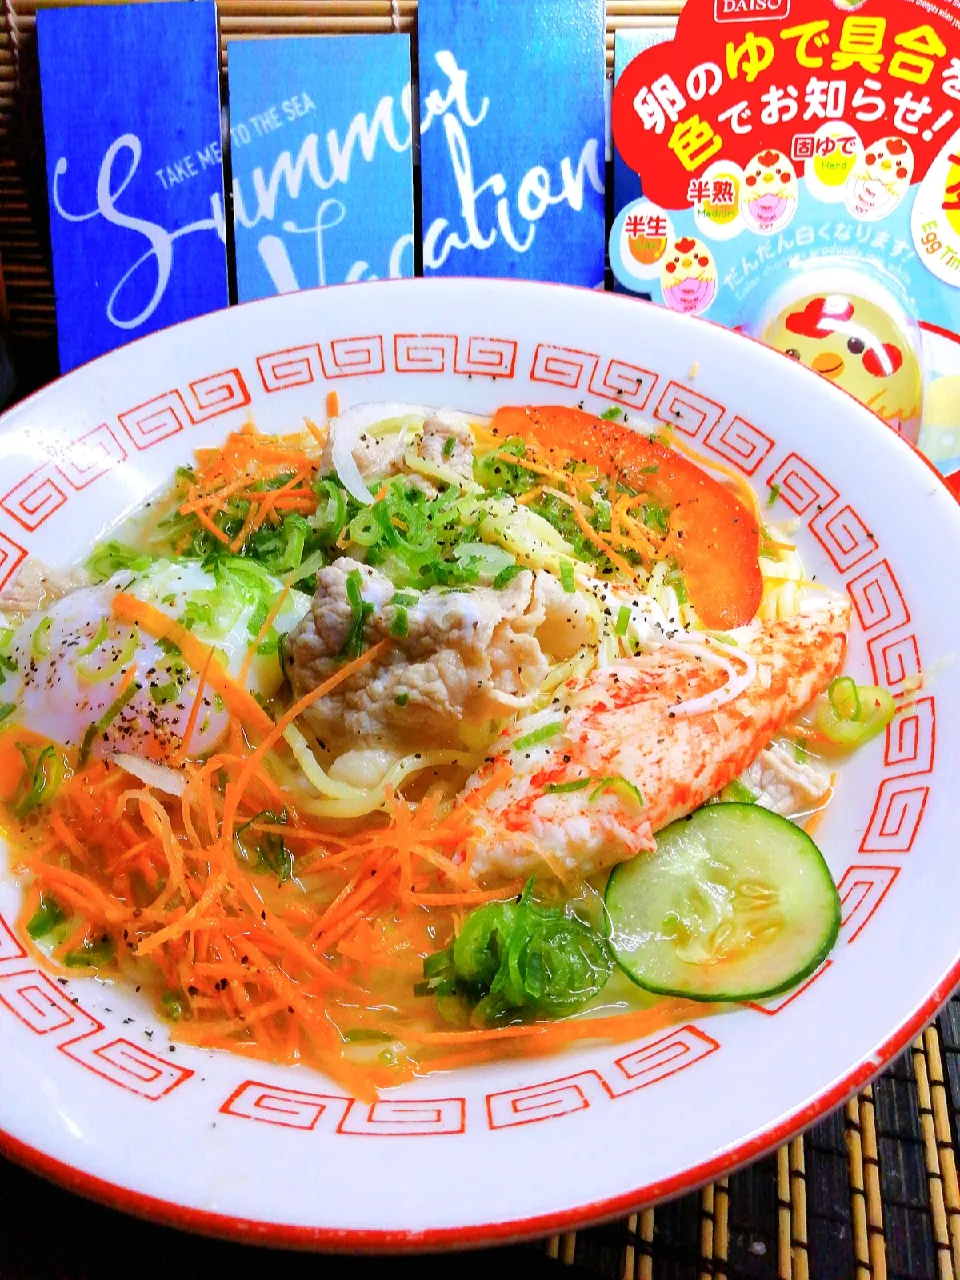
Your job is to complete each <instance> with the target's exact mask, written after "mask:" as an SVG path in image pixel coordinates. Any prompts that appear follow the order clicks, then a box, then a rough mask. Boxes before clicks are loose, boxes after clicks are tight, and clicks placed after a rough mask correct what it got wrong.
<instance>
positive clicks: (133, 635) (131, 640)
mask: <svg viewBox="0 0 960 1280" xmlns="http://www.w3.org/2000/svg"><path fill="white" fill-rule="evenodd" d="M137 641H138V635H137V631H136V629H135V628H131V630H130V632H129V634H128V635H127V638H126V639H125V640H124V641H123V642H122V643H121V642H120V641H115V643H116V644H117V645H118V648H117V651H116V653H115V654H114V655H113V657H112V658H111V660H110V661H109V662H108V663H107V665H106V666H105V667H98V666H96V665H95V664H94V663H92V662H87V661H86V660H84V661H82V662H78V663H77V666H76V669H77V675H79V676H80V677H81V679H83V680H89V681H91V682H93V683H96V684H99V683H100V682H101V681H102V680H109V679H110V677H111V676H115V675H116V674H117V673H118V672H119V671H122V670H123V668H124V667H125V666H127V665H128V664H129V663H130V662H132V661H133V655H134V654H135V653H136V651H137Z"/></svg>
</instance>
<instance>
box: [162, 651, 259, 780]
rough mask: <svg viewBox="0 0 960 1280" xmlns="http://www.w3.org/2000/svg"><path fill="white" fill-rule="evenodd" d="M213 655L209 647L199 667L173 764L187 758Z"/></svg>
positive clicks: (180, 762) (242, 681) (178, 763)
mask: <svg viewBox="0 0 960 1280" xmlns="http://www.w3.org/2000/svg"><path fill="white" fill-rule="evenodd" d="M213 655H214V650H213V649H211V650H210V652H209V653H208V654H207V656H206V659H205V660H204V664H203V666H202V667H201V668H200V681H199V683H198V684H197V693H196V697H195V698H194V699H193V706H192V707H191V708H190V714H189V715H188V716H187V723H186V726H185V727H184V730H183V739H182V741H181V743H180V747H179V749H178V750H177V752H176V754H175V755H174V757H173V759H172V760H171V762H170V763H171V764H173V765H180V764H182V763H183V762H184V760H185V759H186V758H187V754H188V752H189V750H190V739H191V738H192V737H193V731H194V729H195V728H196V727H197V721H198V720H199V718H200V708H201V707H202V706H203V690H204V688H205V687H206V683H207V676H208V675H209V674H210V664H211V662H213ZM242 676H243V673H241V683H244V684H245V683H246V682H245V680H243V678H242Z"/></svg>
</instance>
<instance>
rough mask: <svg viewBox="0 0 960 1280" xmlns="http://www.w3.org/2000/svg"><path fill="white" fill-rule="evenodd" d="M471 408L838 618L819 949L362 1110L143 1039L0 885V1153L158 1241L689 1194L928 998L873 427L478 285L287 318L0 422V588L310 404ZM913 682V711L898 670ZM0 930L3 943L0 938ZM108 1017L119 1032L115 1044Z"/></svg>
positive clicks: (945, 791) (523, 1219)
mask: <svg viewBox="0 0 960 1280" xmlns="http://www.w3.org/2000/svg"><path fill="white" fill-rule="evenodd" d="M329 391H336V392H337V393H338V395H339V399H340V403H341V405H350V404H353V403H358V402H361V401H369V400H383V401H387V400H392V401H408V402H420V403H426V404H435V405H453V406H458V407H461V408H465V409H470V410H476V411H492V410H493V409H494V408H496V407H497V406H498V405H500V404H505V403H515V404H531V403H541V404H542V403H564V404H574V405H579V404H582V405H583V406H584V407H585V408H586V409H588V410H592V411H594V412H598V413H599V412H602V411H603V410H604V409H607V408H609V407H610V406H611V405H622V406H624V407H625V408H626V409H627V410H628V411H629V412H630V414H631V418H632V419H634V420H636V419H638V418H639V419H642V420H645V421H647V422H649V423H651V424H654V425H655V424H657V423H658V422H659V423H664V422H666V423H670V424H671V426H673V427H674V428H675V429H676V431H677V433H678V436H679V437H680V438H682V439H684V440H686V441H689V442H690V443H691V444H693V445H694V446H695V447H696V448H697V449H698V450H699V451H701V452H702V453H704V454H706V455H707V456H709V457H713V458H716V459H717V461H719V462H723V463H724V464H725V465H727V466H732V467H735V468H736V469H738V470H739V471H740V472H742V473H743V474H744V475H745V476H747V477H749V479H750V481H751V483H752V484H753V485H754V486H755V487H756V489H757V491H758V493H759V494H760V495H761V497H762V498H763V499H765V497H766V495H767V493H768V492H769V487H770V486H771V485H777V486H779V498H778V501H777V504H776V510H775V511H774V512H773V513H772V515H773V516H775V517H776V518H777V519H778V520H783V519H787V518H789V519H794V520H795V521H796V523H797V529H798V532H797V538H798V540H799V543H800V548H801V552H802V555H803V556H804V560H805V564H806V566H807V568H808V571H809V572H810V573H811V574H813V575H815V576H816V578H817V581H818V582H823V583H827V584H831V585H835V586H843V587H845V588H846V589H847V590H848V591H849V593H850V596H851V598H852V600H853V604H854V630H853V636H852V643H851V648H850V656H849V659H848V664H847V670H849V671H850V672H851V673H852V674H854V675H855V676H857V677H858V678H859V679H860V680H861V681H867V682H869V683H878V684H882V685H885V686H887V687H888V688H890V689H891V691H892V692H893V693H894V694H895V695H896V696H897V697H898V701H899V702H901V703H906V705H904V706H902V708H901V710H900V711H899V713H898V715H897V717H896V718H895V720H894V721H893V723H892V724H891V726H890V727H889V729H888V731H887V733H886V735H885V736H883V737H881V738H878V739H877V740H875V741H874V742H872V743H871V744H870V745H869V746H867V747H866V748H864V749H863V750H862V751H860V752H859V753H858V754H857V755H856V756H855V757H854V758H853V759H852V760H851V761H850V762H849V763H847V764H845V765H843V766H842V768H841V770H840V775H839V778H838V784H837V793H836V797H835V799H834V801H833V802H832V804H831V805H830V807H829V810H828V812H827V814H826V816H825V818H824V820H823V822H822V824H821V825H820V826H819V827H818V829H817V840H818V842H819V843H820V845H821V847H822V849H823V851H824V854H825V856H826V858H827V861H828V862H829V864H830V868H831V870H832V872H833V875H834V877H835V879H836V881H837V883H838V885H839V889H840V895H841V897H842V899H843V904H844V905H843V927H842V929H841V933H840V938H839V941H838V943H837V945H836V947H835V949H834V951H833V953H832V955H831V956H830V958H829V960H828V961H827V962H826V963H825V964H824V965H823V967H822V968H821V969H820V970H819V971H818V973H817V974H815V975H814V977H813V978H811V979H809V980H808V981H807V982H806V983H804V984H803V986H802V987H801V988H800V990H799V991H796V992H793V993H790V994H788V995H786V996H783V997H780V998H779V999H776V1000H773V1001H771V1002H767V1003H765V1004H764V1005H763V1006H762V1007H761V1006H732V1007H731V1008H730V1010H729V1011H728V1012H726V1013H723V1014H720V1015H717V1016H703V1017H699V1018H694V1019H692V1020H691V1021H690V1022H689V1023H687V1024H685V1025H682V1026H678V1027H675V1028H673V1029H671V1030H669V1031H666V1032H660V1033H657V1034H656V1035H654V1036H651V1037H648V1038H647V1039H645V1040H641V1041H638V1042H636V1043H632V1044H627V1045H619V1046H614V1047H606V1048H596V1047H593V1048H584V1047H580V1048H576V1049H573V1050H571V1051H569V1052H566V1053H564V1054H562V1055H560V1056H557V1057H554V1058H542V1057H541V1058H531V1059H529V1060H526V1061H524V1060H511V1061H506V1062H503V1063H500V1064H492V1065H487V1066H481V1067H476V1068H473V1069H470V1070H461V1071H456V1072H447V1073H444V1074H436V1075H432V1076H429V1077H426V1078H424V1079H422V1080H419V1081H416V1082H414V1083H412V1084H409V1085H406V1086H403V1087H401V1088H399V1089H396V1090H391V1091H389V1092H387V1093H384V1094H383V1095H382V1096H381V1097H380V1099H379V1100H378V1101H376V1102H373V1103H370V1102H369V1101H359V1100H356V1099H353V1098H350V1097H347V1096H345V1093H344V1090H343V1088H341V1087H338V1086H335V1085H334V1084H332V1083H331V1082H329V1081H327V1080H325V1079H324V1078H323V1077H322V1076H321V1075H320V1074H318V1073H316V1072H314V1071H311V1070H307V1069H305V1068H287V1067H279V1066H271V1065H270V1064H268V1063H263V1062H259V1061H253V1060H249V1059H245V1058H242V1057H239V1056H234V1055H230V1054H226V1053H213V1052H208V1051H205V1050H199V1049H194V1048H190V1047H188V1046H185V1045H176V1046H175V1047H172V1046H171V1045H170V1041H169V1037H168V1032H167V1029H166V1028H165V1026H164V1025H162V1024H161V1023H159V1022H158V1021H157V1019H156V1018H155V1017H154V1016H153V1015H152V1014H151V1012H150V1011H149V1010H148V1009H147V1008H146V1007H145V1006H144V1005H143V1004H142V1003H141V1002H140V999H139V997H137V996H136V995H135V994H134V993H133V992H131V991H129V990H123V989H118V988H116V987H114V986H112V985H109V984H105V983H102V982H100V981H98V980H97V979H95V978H76V977H73V976H71V977H70V979H69V981H68V982H67V983H66V984H63V983H61V982H58V981H56V980H55V979H54V978H53V977H51V976H49V975H48V974H46V973H44V972H42V971H41V970H40V969H38V968H37V966H36V964H35V963H34V961H33V960H32V959H31V958H30V956H29V955H28V953H27V951H26V949H25V948H24V946H23V945H22V943H21V941H20V940H18V938H17V936H16V930H15V928H14V926H13V925H12V923H10V922H12V921H14V920H15V919H16V916H17V910H18V903H19V891H18V887H17V884H16V882H15V879H14V877H13V875H12V874H11V871H10V869H9V866H8V864H7V862H6V861H5V860H4V861H3V863H2V866H0V915H2V921H0V1081H2V1087H0V1131H2V1135H0V1149H2V1150H3V1151H4V1152H6V1153H7V1154H8V1155H10V1156H12V1157H13V1158H14V1159H17V1160H20V1161H22V1162H23V1163H24V1164H27V1165H29V1166H30V1167H31V1168H33V1169H36V1170H37V1171H39V1172H41V1173H44V1174H47V1175H48V1176H50V1177H52V1178H54V1179H56V1180H57V1181H60V1182H62V1183H64V1184H66V1185H68V1186H70V1187H72V1188H74V1189H76V1190H78V1191H81V1192H83V1193H85V1194H89V1195H91V1196H94V1197H96V1198H98V1199H102V1200H105V1201H107V1202H109V1203H110V1204H113V1205H116V1206H119V1207H122V1208H126V1209H129V1210H132V1211H134V1212H137V1213H140V1214H143V1215H146V1216H148V1217H153V1218H157V1219H160V1220H163V1221H166V1222H169V1223H172V1224H175V1225H177V1226H181V1227H188V1228H193V1229H197V1230H202V1231H209V1232H211V1233H216V1234H221V1235H233V1236H239V1237H245V1238H248V1239H251V1240H256V1241H260V1242H269V1243H275V1244H292V1245H300V1246H313V1247H318V1248H331V1249H333V1248H336V1249H363V1250H370V1249H407V1248H408V1249H417V1248H439V1247H454V1246H464V1245H468V1244H476V1243H482V1242H492V1241H495V1240H505V1239H511V1238H519V1237H523V1236H530V1235H535V1234H538V1233H545V1232H548V1231H555V1230H559V1229H565V1228H568V1227H571V1226H576V1225H580V1224H583V1223H586V1222H589V1221H596V1220H598V1219H601V1218H604V1217H611V1216H614V1215H618V1214H621V1213H625V1212H627V1211H629V1210H633V1209H635V1208H636V1207H638V1206H640V1205H644V1204H649V1203H651V1202H652V1201H654V1200H656V1199H659V1198H662V1197H666V1196H670V1195H675V1194H679V1193H681V1192H684V1191H688V1190H691V1189H692V1188H694V1187H696V1186H697V1185H698V1184H700V1183H703V1182H706V1181H708V1180H711V1179H713V1178H715V1177H717V1176H720V1175H723V1174H725V1173H727V1172H729V1170H730V1169H731V1168H733V1167H734V1166H736V1165H737V1164H740V1163H742V1162H744V1161H747V1160H749V1159H752V1158H754V1157H756V1156H759V1155H761V1154H762V1153H764V1152H765V1151H767V1150H769V1149H770V1148H772V1147H773V1146H774V1145H775V1144H778V1143H780V1142H782V1141H783V1140H785V1139H786V1138H788V1137H790V1136H792V1135H793V1134H795V1133H796V1132H798V1131H799V1130H800V1129H801V1128H803V1127H804V1126H806V1125H809V1124H811V1123H812V1122H814V1121H815V1120H817V1119H818V1118H819V1117H820V1116H822V1115H823V1114H824V1113H825V1112H826V1111H828V1110H829V1109H830V1108H832V1107H835V1106H837V1105H839V1104H840V1103H842V1102H843V1101H844V1099H846V1098H847V1097H848V1096H849V1095H851V1094H853V1093H854V1092H856V1091H857V1090H859V1089H860V1088H862V1086H863V1085H864V1084H865V1083H866V1082H867V1081H868V1080H869V1079H870V1077H871V1076H872V1075H874V1074H875V1073H876V1072H878V1071H879V1070H880V1069H881V1068H882V1067H883V1066H884V1065H885V1064H886V1063H888V1062H889V1061H890V1060H891V1059H892V1058H893V1057H894V1056H895V1055H896V1054H897V1053H899V1052H900V1051H901V1050H902V1049H903V1048H904V1047H905V1046H906V1045H907V1044H908V1042H909V1041H910V1039H911V1038H912V1037H913V1036H914V1035H915V1034H916V1033H917V1031H918V1030H919V1029H920V1028H921V1027H922V1026H923V1025H924V1023H925V1022H926V1021H927V1020H928V1019H930V1018H931V1017H932V1016H933V1015H934V1013H935V1012H936V1011H937V1009H938V1007H939V1006H940V1005H941V1004H942V1003H943V1002H944V1001H945V1000H946V998H947V997H948V995H949V994H950V992H951V990H952V989H953V987H954V986H955V985H956V984H957V982H958V980H960V962H958V952H960V932H958V930H957V928H956V903H957V902H958V901H960V859H958V858H957V856H956V831H957V823H958V816H960V810H958V788H957V784H956V778H955V776H952V773H953V769H952V765H951V762H953V761H956V760H957V759H958V758H960V689H958V685H957V679H956V676H955V674H954V670H953V668H951V667H950V666H949V661H948V660H949V659H950V657H951V656H952V653H953V651H954V649H955V646H956V644H957V637H958V636H960V593H958V592H957V591H956V587H955V579H956V572H957V563H958V554H960V508H958V506H957V503H956V502H955V500H954V499H953V498H952V497H951V495H950V494H949V492H948V491H947V490H946V488H945V487H944V486H943V484H942V483H941V482H940V480H939V478H938V477H937V476H936V474H935V473H934V472H933V471H932V470H931V468H930V467H929V466H928V464H927V463H926V462H925V461H924V460H923V459H922V458H921V457H920V456H919V455H918V454H917V453H915V452H914V451H913V450H912V449H911V448H910V446H909V445H907V444H906V443H904V441H902V440H901V439H899V438H898V437H897V436H896V435H895V434H894V432H893V431H891V430H890V429H888V428H886V427H885V426H884V425H883V424H882V423H881V422H880V421H879V419H877V418H875V417H874V416H873V415H872V414H871V413H870V412H869V411H868V410H867V409H865V408H863V407H862V406H861V405H860V404H858V403H857V402H856V401H854V400H853V399H852V398H850V397H849V396H847V395H845V394H844V393H843V392H841V391H838V390H837V389H836V388H835V387H833V386H831V385H829V384H828V383H827V382H826V381H824V380H823V379H821V378H819V377H818V376H817V375H816V374H814V373H811V372H810V371H808V370H807V369H804V368H802V367H801V366H799V365H798V364H796V363H795V362H793V361H791V360H789V359H787V358H786V357H784V356H781V355H779V354H777V353H775V352H773V351H769V350H767V349H766V348H764V347H762V346H760V345H759V344H757V343H754V342H751V341H750V340H748V339H746V338H743V337H741V336H738V335H735V334H731V333H728V332H726V331H725V330H723V329H721V328H718V327H716V326H714V325H712V324H709V323H707V322H705V321H701V320H694V319H690V318H688V317H685V316H679V315H675V314H673V313H672V312H669V311H665V310H663V309H661V308H659V307H656V306H653V305H650V304H644V303H641V302H637V301H635V300H632V299H629V298H625V297H622V296H617V295H610V294H607V295H603V294H597V293H593V292H587V291H581V290H575V289H569V288H560V287H552V286H544V285H531V284H523V283H508V282H485V281H459V280H445V281H439V280H436V281H408V282H397V283H389V284H364V285H355V286H347V287H342V288H331V289H326V290H323V291H315V292H308V293H299V294H295V295H290V296H286V297H283V298H276V299H270V300H267V301H263V302H258V303H254V304H251V305H247V306H241V307H234V308H232V309H230V310H228V311H224V312H220V313H218V314H215V315H211V316H207V317H204V318H202V319H199V320H195V321H192V322H191V323H189V324H185V325H180V326H178V327H176V328H172V329H169V330H167V331H165V332H163V333H159V334H156V335H154V336H152V337H149V338H146V339H144V340H142V341H139V342H135V343H132V344H131V345H130V346H128V347H125V348H124V349H122V350H120V351H117V352H114V353H113V354H112V355H109V356H107V357H105V358H104V359H101V360H97V361H95V362H94V363H92V364H90V365H87V366H86V367H84V368H81V369H79V370H77V371H75V372H74V373H72V374H70V376H69V377H66V378H64V379H62V380H61V381H59V382H57V383H55V384H54V385H53V386H51V387H49V388H47V389H46V390H44V391H42V392H40V393H39V394H38V395H35V396H34V397H33V398H32V399H30V400H28V401H26V402H25V403H23V404H22V405H20V406H18V407H17V408H15V409H14V410H13V411H12V412H10V413H8V414H7V415H6V416H5V417H4V418H3V419H2V421H0V477H2V483H0V583H2V582H3V581H6V580H8V579H9V578H10V577H11V575H12V574H13V573H14V572H15V571H16V569H17V567H18V564H19V563H20V562H21V561H22V560H23V558H24V557H25V556H26V555H27V554H35V555H38V556H40V557H42V558H43V559H44V560H46V561H48V562H49V563H52V564H54V565H68V564H71V563H75V562H77V561H79V560H81V559H82V558H83V557H84V556H85V554H86V552H87V551H88V549H89V548H90V546H91V544H92V543H94V542H95V541H96V540H97V539H98V538H100V537H102V536H103V535H104V534H105V533H106V532H108V531H109V530H111V529H112V528H114V527H115V526H116V525H117V524H118V523H119V522H120V521H122V520H123V519H124V518H125V517H126V516H128V515H129V514H130V513H131V512H135V511H137V510H138V509H139V508H140V507H141V505H142V503H143V502H144V500H145V498H146V497H147V496H148V495H149V494H152V493H154V492H155V491H156V490H158V489H159V488H161V487H163V486H165V485H166V484H168V483H169V481H170V479H171V476H172V474H173V471H174V468H175V467H176V466H177V465H178V464H180V463H186V462H188V460H189V459H190V458H191V455H192V452H193V450H194V449H195V448H197V447H198V446H200V445H208V444H213V443H216V442H218V441H220V440H222V439H223V437H224V436H225V435H226V434H227V432H229V431H231V430H233V429H236V428H238V427H239V426H241V424H242V423H244V422H245V421H246V420H247V419H248V418H251V417H252V418H253V419H254V420H255V421H256V423H257V425H258V426H259V427H260V428H261V429H263V430H266V431H285V430H292V429H298V428H299V427H300V425H301V424H302V419H303V416H304V415H310V416H312V417H314V418H316V417H322V415H323V412H324V401H325V396H326V394H327V393H328V392H329ZM921 670H923V671H924V672H926V673H927V679H926V681H925V683H924V687H923V689H922V690H921V691H920V693H919V694H917V693H916V691H915V689H914V685H915V681H914V677H915V676H916V675H917V674H918V672H920V671H921ZM3 921H5V922H6V923H5V924H4V923H3ZM128 1019H132V1021H128Z"/></svg>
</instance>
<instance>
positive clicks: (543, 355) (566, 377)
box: [530, 342, 600, 391]
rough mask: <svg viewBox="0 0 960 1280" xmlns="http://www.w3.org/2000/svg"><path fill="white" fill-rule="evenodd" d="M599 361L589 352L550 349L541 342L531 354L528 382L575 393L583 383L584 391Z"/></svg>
mask: <svg viewBox="0 0 960 1280" xmlns="http://www.w3.org/2000/svg"><path fill="white" fill-rule="evenodd" d="M599 361H600V357H599V356H597V355H594V354H593V353H592V352H590V351H577V350H576V349H575V348H574V347H552V346H550V345H549V344H548V343H545V342H541V343H540V344H539V345H538V347H537V349H536V351H534V353H533V364H532V365H531V367H530V381H531V382H549V383H550V384H551V386H554V387H566V388H568V390H570V391H576V390H577V389H578V388H579V386H580V384H581V382H583V383H584V384H585V385H584V388H583V389H584V390H586V388H587V386H589V384H590V382H591V380H592V378H593V375H594V373H595V372H596V368H597V365H598V363H599Z"/></svg>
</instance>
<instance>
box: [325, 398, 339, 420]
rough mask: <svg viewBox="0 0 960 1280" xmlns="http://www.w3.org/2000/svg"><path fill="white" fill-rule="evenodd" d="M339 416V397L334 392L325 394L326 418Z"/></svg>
mask: <svg viewBox="0 0 960 1280" xmlns="http://www.w3.org/2000/svg"><path fill="white" fill-rule="evenodd" d="M339 416H340V397H339V396H338V395H337V393H336V392H335V391H328V392H327V417H328V418H337V417H339Z"/></svg>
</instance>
